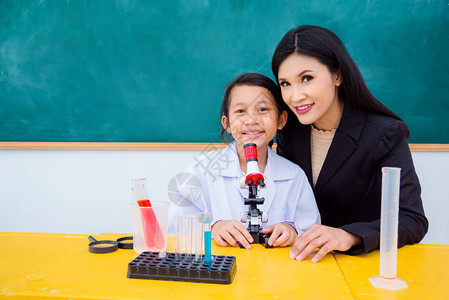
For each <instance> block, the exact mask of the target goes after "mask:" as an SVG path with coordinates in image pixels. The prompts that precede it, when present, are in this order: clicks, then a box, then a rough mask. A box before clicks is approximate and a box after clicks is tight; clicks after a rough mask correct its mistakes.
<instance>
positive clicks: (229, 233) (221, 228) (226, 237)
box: [212, 220, 254, 249]
mask: <svg viewBox="0 0 449 300" xmlns="http://www.w3.org/2000/svg"><path fill="white" fill-rule="evenodd" d="M212 237H213V238H214V240H215V242H216V243H217V244H218V245H220V246H223V247H226V246H237V242H239V243H240V244H242V245H243V247H245V248H246V249H250V248H251V245H250V244H249V243H252V242H253V241H254V239H253V237H252V236H251V234H250V233H249V232H248V230H246V228H245V227H243V225H242V224H240V223H239V222H238V221H236V220H226V221H218V222H216V223H215V224H214V226H212Z"/></svg>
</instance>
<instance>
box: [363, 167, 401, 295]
mask: <svg viewBox="0 0 449 300" xmlns="http://www.w3.org/2000/svg"><path fill="white" fill-rule="evenodd" d="M400 183H401V169H400V168H391V167H384V168H382V196H381V217H380V276H375V277H370V281H371V284H372V285H373V286H375V287H380V288H385V289H390V290H398V289H403V288H407V287H408V286H407V284H406V283H405V282H404V281H403V280H401V279H399V278H396V270H397V252H398V215H399V190H400Z"/></svg>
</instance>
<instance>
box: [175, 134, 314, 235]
mask: <svg viewBox="0 0 449 300" xmlns="http://www.w3.org/2000/svg"><path fill="white" fill-rule="evenodd" d="M195 160H196V162H195V164H194V165H192V166H191V167H190V168H189V169H187V170H186V173H187V174H193V176H194V177H193V178H190V179H194V180H187V181H186V182H184V184H183V183H180V186H179V190H178V192H179V195H182V197H185V198H184V199H183V200H182V201H180V202H178V201H175V202H178V204H179V203H181V202H182V205H183V207H180V206H178V205H176V204H175V203H172V204H171V205H170V220H169V234H174V228H173V227H174V226H173V224H174V222H173V217H174V216H176V215H193V214H196V213H197V212H210V213H211V221H212V224H213V223H215V222H216V221H219V220H238V221H240V214H241V213H242V212H247V211H248V205H244V198H246V197H248V189H247V188H245V189H241V188H240V178H241V177H242V176H245V174H244V173H243V171H242V170H241V169H240V164H239V159H238V156H237V152H236V146H235V142H232V143H231V144H229V145H228V146H227V147H226V148H225V149H221V150H215V151H203V152H201V153H200V155H198V156H197V157H195ZM263 175H264V176H265V178H266V187H265V188H262V189H260V190H259V192H258V197H264V198H265V202H264V204H263V205H258V208H259V210H260V211H264V212H267V213H268V223H265V224H262V225H263V227H266V226H269V225H272V224H277V223H280V222H289V223H290V224H292V225H294V226H295V228H296V231H297V232H298V234H301V233H303V232H304V231H305V230H307V229H308V228H310V227H311V226H312V225H313V224H319V223H320V222H321V218H320V214H319V211H318V208H317V205H316V202H315V197H314V195H313V191H312V188H311V187H310V184H309V182H308V180H307V177H306V175H305V173H304V171H303V170H302V169H301V168H300V167H299V166H297V165H296V164H294V163H292V162H290V161H288V160H287V159H285V158H283V157H281V156H279V155H277V154H276V153H275V152H274V151H273V150H271V149H270V148H269V149H268V160H267V165H266V167H265V172H264V173H263ZM195 177H196V179H195ZM198 183H199V185H200V189H198V188H197V187H198ZM186 203H187V206H186ZM242 224H243V225H244V226H245V227H247V223H246V224H245V223H242Z"/></svg>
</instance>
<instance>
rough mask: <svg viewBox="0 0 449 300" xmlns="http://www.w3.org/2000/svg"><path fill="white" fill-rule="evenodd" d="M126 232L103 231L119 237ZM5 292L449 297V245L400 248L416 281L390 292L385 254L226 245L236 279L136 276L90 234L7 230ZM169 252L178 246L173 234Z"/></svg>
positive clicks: (2, 264)
mask: <svg viewBox="0 0 449 300" xmlns="http://www.w3.org/2000/svg"><path fill="white" fill-rule="evenodd" d="M124 235H126V234H100V235H97V236H95V237H96V238H97V239H116V238H118V237H121V236H124ZM0 239H1V240H2V243H1V246H0V298H5V299H9V298H14V299H43V298H55V299H164V298H197V299H204V298H206V299H207V298H213V299H216V298H218V299H220V298H221V299H248V298H249V299H264V298H278V299H366V298H369V299H432V300H435V299H449V279H448V278H449V246H442V245H413V246H406V247H403V248H401V249H399V252H398V277H399V278H401V279H403V280H404V281H405V282H406V283H407V284H408V286H409V288H408V289H406V290H398V291H388V290H382V289H377V288H374V287H372V286H371V284H370V282H369V280H368V278H369V277H371V276H376V275H378V274H379V252H378V251H375V252H373V253H368V254H363V255H359V256H347V255H343V254H340V253H335V254H328V255H327V256H326V257H325V258H324V259H323V260H322V261H320V262H319V263H317V264H313V263H311V262H310V258H308V259H307V260H305V261H302V262H297V261H292V260H290V259H288V253H289V251H290V248H276V249H265V248H263V247H262V246H260V245H253V249H251V250H244V249H240V248H226V247H219V246H216V245H215V244H213V245H212V253H213V254H214V255H232V256H236V257H237V273H236V276H235V278H234V281H233V282H232V283H231V284H229V285H219V284H204V283H190V282H174V281H157V280H144V279H129V278H127V277H126V273H127V268H128V263H129V262H130V261H131V260H132V259H133V258H134V257H136V256H137V254H136V253H135V252H134V251H133V250H123V249H118V250H117V251H116V252H114V253H109V254H92V253H89V252H88V244H89V241H88V240H87V235H81V234H80V235H67V234H40V233H0ZM168 251H170V252H172V251H173V239H169V247H168Z"/></svg>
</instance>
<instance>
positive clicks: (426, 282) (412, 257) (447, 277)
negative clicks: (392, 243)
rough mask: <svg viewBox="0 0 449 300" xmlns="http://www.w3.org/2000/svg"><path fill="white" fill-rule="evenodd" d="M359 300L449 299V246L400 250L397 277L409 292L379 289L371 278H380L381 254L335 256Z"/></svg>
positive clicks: (375, 252)
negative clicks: (373, 284) (372, 283)
mask: <svg viewBox="0 0 449 300" xmlns="http://www.w3.org/2000/svg"><path fill="white" fill-rule="evenodd" d="M334 257H335V259H336V260H337V263H338V265H339V267H340V270H341V272H342V273H343V275H344V277H345V279H346V282H347V283H348V286H349V288H350V289H351V292H352V293H353V295H354V296H355V298H356V299H432V300H436V299H449V246H448V245H423V244H417V245H408V246H405V247H402V248H401V249H399V250H398V258H397V261H398V268H397V277H398V278H400V279H402V280H404V281H405V283H407V285H408V288H407V289H402V290H397V291H390V290H385V289H379V288H375V287H373V286H372V285H371V283H370V281H369V278H370V277H372V276H377V275H379V251H374V252H372V253H367V254H362V255H358V256H349V255H344V254H341V253H335V254H334Z"/></svg>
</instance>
